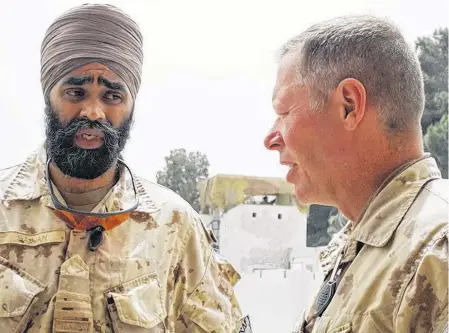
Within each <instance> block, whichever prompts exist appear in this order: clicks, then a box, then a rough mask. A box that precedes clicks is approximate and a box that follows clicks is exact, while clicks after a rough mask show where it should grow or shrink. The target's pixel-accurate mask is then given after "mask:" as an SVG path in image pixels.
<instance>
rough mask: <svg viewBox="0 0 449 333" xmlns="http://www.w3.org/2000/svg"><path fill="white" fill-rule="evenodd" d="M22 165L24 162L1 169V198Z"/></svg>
mask: <svg viewBox="0 0 449 333" xmlns="http://www.w3.org/2000/svg"><path fill="white" fill-rule="evenodd" d="M21 166H22V164H18V165H14V166H11V167H8V168H4V169H0V198H2V197H3V195H4V193H5V192H6V190H7V189H8V187H9V186H10V184H11V183H12V181H13V180H14V178H15V177H16V175H17V173H18V172H19V170H20V167H21Z"/></svg>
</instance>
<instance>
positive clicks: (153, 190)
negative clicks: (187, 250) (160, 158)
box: [136, 177, 215, 241]
mask: <svg viewBox="0 0 449 333" xmlns="http://www.w3.org/2000/svg"><path fill="white" fill-rule="evenodd" d="M136 180H137V186H138V187H139V186H142V187H143V189H142V188H141V189H140V191H139V188H138V189H137V190H138V192H142V190H144V191H143V193H144V195H145V196H146V195H148V197H149V198H150V200H151V201H152V202H153V204H154V206H155V207H157V209H158V211H159V212H160V213H161V214H162V215H163V216H165V217H167V218H171V219H172V220H178V219H179V222H181V221H182V224H183V225H184V226H185V227H187V229H186V230H191V231H193V230H195V232H196V233H200V234H203V233H204V234H205V236H206V237H207V238H208V240H209V241H214V237H215V236H212V235H211V232H210V230H208V229H207V227H206V225H205V224H204V222H203V220H202V219H201V216H200V214H198V213H197V212H196V211H195V209H193V207H192V206H191V205H190V204H189V203H188V202H187V201H186V200H184V199H183V198H182V197H181V196H180V195H179V194H177V193H175V192H174V191H172V190H171V189H169V188H167V187H165V186H162V185H160V184H157V183H154V182H152V181H149V180H146V179H143V178H141V177H136ZM173 223H175V222H173ZM176 223H178V222H176Z"/></svg>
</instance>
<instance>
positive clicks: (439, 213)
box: [399, 179, 449, 248]
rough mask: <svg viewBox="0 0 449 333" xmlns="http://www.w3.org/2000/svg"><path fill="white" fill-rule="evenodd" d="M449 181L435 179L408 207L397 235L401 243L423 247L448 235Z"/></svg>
mask: <svg viewBox="0 0 449 333" xmlns="http://www.w3.org/2000/svg"><path fill="white" fill-rule="evenodd" d="M448 191H449V180H447V179H436V180H433V181H431V182H429V183H427V184H426V185H425V186H424V187H423V189H422V191H421V192H420V193H419V195H418V196H417V197H416V198H415V200H414V202H413V204H412V205H411V206H410V209H409V210H408V212H407V214H406V216H405V218H404V220H403V223H401V225H400V227H399V229H400V230H399V235H400V238H401V239H402V240H403V241H406V242H407V243H408V244H409V247H410V248H412V247H413V245H414V244H415V243H416V244H415V245H417V246H424V245H426V244H430V243H432V242H434V241H435V240H437V239H438V238H441V237H446V235H447V233H448V228H447V224H448V209H449V193H448Z"/></svg>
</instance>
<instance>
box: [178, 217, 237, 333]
mask: <svg viewBox="0 0 449 333" xmlns="http://www.w3.org/2000/svg"><path fill="white" fill-rule="evenodd" d="M186 218H188V219H193V221H194V223H190V225H192V226H193V228H192V229H191V230H190V232H188V233H187V237H186V241H185V242H184V244H183V246H184V248H183V249H181V253H183V254H182V257H181V260H180V261H179V263H178V265H177V266H176V267H175V268H174V272H173V273H174V276H175V282H174V284H175V285H174V295H173V297H174V303H175V311H174V313H175V317H176V318H177V321H176V323H175V332H179V333H181V332H186V333H205V332H207V333H212V332H214V333H232V332H235V331H236V330H237V329H238V327H239V326H240V319H241V317H242V315H241V311H240V307H239V304H238V302H237V299H236V296H235V293H234V286H235V284H236V283H237V281H238V280H239V279H240V276H239V274H238V273H237V272H236V271H235V270H234V268H233V267H232V266H231V265H230V264H229V263H228V262H227V261H226V260H225V259H224V258H221V257H220V256H219V255H218V253H216V251H215V250H214V249H213V248H212V243H213V241H214V240H213V235H212V234H211V233H210V232H209V231H208V230H207V229H206V228H205V226H204V224H203V223H202V221H201V220H200V217H199V216H198V215H197V214H196V213H194V212H190V213H187V214H186Z"/></svg>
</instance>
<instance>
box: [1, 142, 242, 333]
mask: <svg viewBox="0 0 449 333" xmlns="http://www.w3.org/2000/svg"><path fill="white" fill-rule="evenodd" d="M44 163H45V151H44V150H43V149H41V150H39V151H38V152H37V153H35V154H33V155H32V156H30V158H29V159H28V160H27V161H26V162H25V163H24V164H21V165H19V166H16V167H13V168H10V169H7V170H2V171H0V240H1V241H0V290H2V292H0V332H23V331H24V330H25V328H27V332H28V333H37V332H45V333H47V332H105V333H106V332H107V333H110V332H114V333H117V332H129V333H131V332H132V333H143V332H145V333H149V332H152V333H154V332H167V333H173V332H176V333H178V332H179V333H180V332H192V333H204V332H234V331H236V330H237V326H238V325H239V321H240V318H241V317H242V316H241V313H240V308H239V305H238V302H237V299H236V296H235V293H234V290H233V288H234V285H235V284H236V283H237V281H238V280H239V278H240V277H239V274H238V273H237V272H236V271H235V270H234V269H233V267H232V266H231V265H230V264H229V263H228V262H227V261H226V260H225V259H223V258H221V257H220V256H219V255H218V254H216V252H215V251H214V250H213V249H212V247H211V243H212V237H211V234H210V233H209V231H208V230H207V229H206V228H205V227H204V225H203V223H202V222H201V220H200V217H199V216H198V214H197V213H196V212H195V211H193V209H192V208H191V207H190V206H189V205H188V204H187V203H186V202H185V201H183V200H182V199H181V198H180V197H178V196H177V195H176V194H174V193H173V192H171V191H169V190H167V189H166V188H164V187H161V186H159V185H157V184H153V183H150V182H147V181H145V180H143V179H140V178H137V177H136V178H135V179H136V182H137V183H136V186H137V191H138V195H139V198H140V202H141V205H140V207H139V209H138V210H137V211H135V212H134V213H133V214H132V215H131V218H130V219H129V220H128V221H126V222H124V223H123V224H121V225H119V226H118V227H116V228H114V229H112V230H108V231H106V232H105V239H104V242H103V244H102V245H101V246H100V248H99V249H98V250H97V251H95V252H91V251H89V250H88V247H87V237H86V232H85V231H74V230H70V229H69V228H68V227H67V226H66V225H65V224H64V223H63V222H61V220H59V219H58V218H57V217H56V216H55V215H54V214H53V213H52V211H51V209H50V208H51V207H52V206H51V200H50V198H49V196H48V190H47V187H46V182H45V178H44V171H45V169H44ZM133 203H134V191H133V190H132V187H131V180H130V176H129V174H128V173H127V172H123V173H122V175H121V177H120V179H119V181H118V183H117V184H116V185H115V186H114V187H113V188H112V189H111V190H110V192H109V193H108V194H107V195H106V197H105V198H104V199H103V200H102V201H101V202H100V203H99V204H98V205H97V207H95V208H94V211H97V212H99V211H104V210H105V209H107V210H108V211H113V210H117V209H123V208H126V207H129V206H132V205H133ZM21 240H22V241H23V242H22V241H21ZM4 273H5V274H4ZM4 290H8V291H7V293H6V294H5V293H4V292H3V291H4ZM3 304H5V305H4V306H3Z"/></svg>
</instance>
